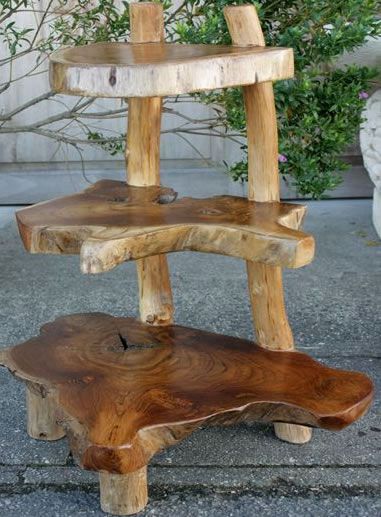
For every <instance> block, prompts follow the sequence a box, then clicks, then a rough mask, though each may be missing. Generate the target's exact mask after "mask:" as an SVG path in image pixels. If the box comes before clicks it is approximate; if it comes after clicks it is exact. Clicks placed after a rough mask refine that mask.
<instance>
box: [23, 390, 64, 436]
mask: <svg viewBox="0 0 381 517" xmlns="http://www.w3.org/2000/svg"><path fill="white" fill-rule="evenodd" d="M26 406H27V431H28V434H29V436H30V437H31V438H35V439H36V440H49V441H51V440H59V439H60V438H63V437H64V436H65V431H64V430H63V429H62V427H60V426H59V425H57V422H56V401H55V396H54V395H53V394H50V393H46V392H44V391H43V390H42V389H41V388H40V387H39V386H38V385H31V386H29V385H28V386H27V387H26Z"/></svg>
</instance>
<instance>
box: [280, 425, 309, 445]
mask: <svg viewBox="0 0 381 517" xmlns="http://www.w3.org/2000/svg"><path fill="white" fill-rule="evenodd" d="M274 431H275V434H276V435H277V437H278V438H280V439H281V440H283V441H285V442H289V443H300V444H302V443H307V442H309V441H310V440H311V438H312V429H311V428H310V427H306V426H304V425H295V424H283V423H281V422H278V423H276V424H274Z"/></svg>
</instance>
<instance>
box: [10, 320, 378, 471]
mask: <svg viewBox="0 0 381 517" xmlns="http://www.w3.org/2000/svg"><path fill="white" fill-rule="evenodd" d="M0 360H1V361H0V362H1V364H3V365H5V366H6V367H8V368H9V369H10V370H11V371H12V373H14V374H15V375H16V376H17V377H19V378H21V379H23V380H25V381H26V382H27V383H28V384H29V385H31V386H35V390H36V391H38V392H39V393H42V394H44V395H43V396H45V397H46V396H48V395H50V396H51V395H52V394H53V393H55V394H56V396H55V400H57V401H58V402H57V408H56V417H57V418H56V419H58V423H59V425H60V426H62V427H63V428H64V429H65V431H66V432H67V434H68V436H69V439H70V442H71V448H72V450H73V452H74V453H75V454H76V455H77V456H78V457H79V459H80V463H81V464H82V465H83V466H84V467H86V468H89V469H93V470H102V471H106V472H112V473H119V474H124V473H127V472H132V471H136V470H137V469H139V468H141V467H143V466H144V465H146V464H147V463H148V461H149V459H150V458H151V457H152V455H153V454H155V453H156V452H157V451H158V450H160V449H162V448H164V447H167V446H169V445H172V444H174V443H176V442H177V441H179V440H181V439H182V438H184V437H185V436H187V435H188V434H189V433H191V432H192V431H193V430H195V429H196V428H197V427H199V426H200V425H201V424H206V423H208V424H211V423H213V424H215V423H233V422H239V421H248V420H249V421H252V420H260V421H264V422H290V423H297V424H302V425H307V426H319V427H322V428H325V429H330V430H339V429H342V428H344V427H346V426H347V425H349V424H350V423H352V422H353V421H355V420H356V419H358V418H359V417H360V416H362V415H363V414H364V412H365V411H366V410H367V408H368V407H369V405H370V402H371V399H372V394H373V386H372V382H371V381H370V379H368V378H367V377H366V376H365V375H363V374H361V373H357V372H348V371H344V370H337V369H332V368H328V367H326V366H324V365H322V364H320V363H318V362H317V361H315V360H313V359H311V358H310V357H308V356H307V355H305V354H302V353H299V352H274V351H269V350H266V349H263V348H260V347H258V346H257V345H255V344H254V343H253V342H250V341H247V340H244V339H239V338H235V337H227V336H222V335H218V334H213V333H209V332H204V331H201V330H195V329H191V328H186V327H181V326H174V325H171V326H164V327H160V326H159V327H154V326H150V325H146V324H143V323H141V322H139V321H137V320H134V319H131V318H115V317H112V316H109V315H107V314H96V313H95V314H75V315H71V316H66V317H62V318H59V319H57V320H56V321H55V322H53V323H48V324H47V325H44V326H43V327H42V329H41V334H40V336H38V337H36V338H34V339H30V340H29V341H26V342H25V343H23V344H20V345H17V346H15V347H13V348H9V349H6V350H5V351H3V352H2V353H1V356H0ZM61 436H62V434H61Z"/></svg>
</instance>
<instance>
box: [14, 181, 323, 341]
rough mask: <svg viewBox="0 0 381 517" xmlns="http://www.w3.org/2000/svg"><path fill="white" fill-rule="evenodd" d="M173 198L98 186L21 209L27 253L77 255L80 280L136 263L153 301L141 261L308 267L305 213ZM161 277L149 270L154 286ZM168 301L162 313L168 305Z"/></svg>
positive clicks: (287, 207)
mask: <svg viewBox="0 0 381 517" xmlns="http://www.w3.org/2000/svg"><path fill="white" fill-rule="evenodd" d="M174 197H175V194H174V192H173V191H172V190H171V189H166V188H164V187H144V188H140V187H130V186H127V185H126V184H125V183H123V182H117V181H110V180H103V181H100V182H98V183H96V184H95V185H93V186H92V187H90V188H89V189H87V190H85V191H84V192H82V193H80V194H75V195H73V196H67V197H63V198H59V199H56V200H53V201H50V202H45V203H41V204H38V205H34V206H32V207H28V208H26V209H23V210H21V211H19V212H18V213H17V221H18V224H19V228H20V234H21V236H22V239H23V242H24V244H25V246H26V248H27V250H28V251H31V252H33V253H57V254H63V253H81V268H82V271H83V272H84V273H101V272H103V271H108V270H110V269H112V268H114V267H116V266H117V265H118V264H121V263H122V262H124V261H127V260H138V267H139V268H140V274H141V278H144V279H145V280H146V282H142V285H143V284H144V283H145V285H144V288H148V289H149V292H151V293H152V292H153V291H154V292H158V293H159V294H158V296H161V294H160V289H152V288H150V287H149V284H148V283H149V282H150V281H151V279H150V277H149V275H150V273H149V271H150V269H153V267H154V266H152V267H150V269H149V271H148V276H147V278H145V275H146V271H145V269H144V268H145V265H144V264H145V262H143V263H142V262H140V261H139V259H143V258H145V257H150V256H154V255H156V254H159V255H160V257H162V258H164V256H163V255H162V254H163V253H169V252H174V251H189V250H193V251H202V252H206V253H218V254H222V255H228V256H233V257H238V258H243V259H245V260H251V261H254V260H255V261H259V262H262V263H266V264H272V265H282V266H285V267H291V268H295V267H300V266H303V265H305V264H307V263H309V262H310V261H311V260H312V257H313V253H314V241H313V238H312V237H311V236H310V235H308V234H305V233H303V232H300V231H298V228H299V226H300V224H301V221H302V219H303V215H304V212H305V207H303V206H302V205H292V204H289V203H256V202H253V201H248V200H247V199H245V198H242V197H233V196H216V197H213V198H208V199H192V198H183V199H180V200H178V201H173V200H174ZM162 267H166V266H165V262H164V265H162ZM159 276H160V275H156V274H155V270H154V269H153V271H152V274H151V277H152V280H153V281H155V279H156V278H157V277H159ZM166 296H167V300H166V301H165V302H164V301H163V306H164V307H168V304H169V303H170V297H169V294H168V295H166ZM142 298H143V299H145V296H144V293H142ZM259 298H260V299H261V297H260V296H259ZM155 307H156V305H155ZM156 312H157V311H156V310H153V312H151V313H150V314H152V313H153V314H155V313H156ZM159 312H160V311H159ZM165 312H166V311H165ZM160 319H162V318H160ZM146 321H150V320H147V319H146ZM276 342H277V341H276V340H275V343H276Z"/></svg>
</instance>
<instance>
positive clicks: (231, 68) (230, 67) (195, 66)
mask: <svg viewBox="0 0 381 517" xmlns="http://www.w3.org/2000/svg"><path fill="white" fill-rule="evenodd" d="M293 72H294V70H293V53H292V49H288V48H266V49H263V48H259V47H237V46H228V45H181V44H176V43H164V42H159V43H94V44H91V45H85V46H80V47H72V48H62V49H60V50H58V51H56V52H54V53H53V54H51V55H50V82H51V86H52V88H53V89H54V90H55V91H57V92H60V93H66V94H71V95H83V96H90V97H155V96H160V97H162V96H166V95H179V94H182V93H190V92H196V91H202V90H212V89H216V88H227V87H230V86H240V85H242V84H253V83H257V82H262V81H269V80H273V81H275V80H279V79H286V78H290V77H292V76H293Z"/></svg>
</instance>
